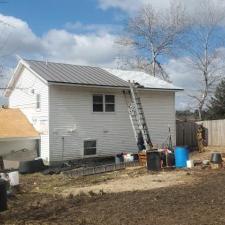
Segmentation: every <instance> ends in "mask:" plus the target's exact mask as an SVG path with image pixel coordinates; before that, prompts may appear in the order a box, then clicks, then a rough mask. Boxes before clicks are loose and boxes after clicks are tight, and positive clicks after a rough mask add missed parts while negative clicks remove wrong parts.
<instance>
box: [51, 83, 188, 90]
mask: <svg viewBox="0 0 225 225" xmlns="http://www.w3.org/2000/svg"><path fill="white" fill-rule="evenodd" d="M48 83H49V84H50V85H62V86H63V85H65V86H73V87H96V88H113V89H130V87H129V86H109V85H96V84H80V83H69V82H56V81H48ZM139 90H146V91H147V90H148V91H150V90H152V91H172V92H178V91H184V89H182V88H181V89H179V88H177V89H172V88H148V87H144V88H139Z"/></svg>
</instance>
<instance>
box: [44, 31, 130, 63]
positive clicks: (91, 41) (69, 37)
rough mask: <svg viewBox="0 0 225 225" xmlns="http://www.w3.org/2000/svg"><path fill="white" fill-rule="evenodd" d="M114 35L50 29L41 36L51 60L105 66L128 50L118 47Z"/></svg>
mask: <svg viewBox="0 0 225 225" xmlns="http://www.w3.org/2000/svg"><path fill="white" fill-rule="evenodd" d="M116 38H117V37H116V36H115V35H112V34H110V33H103V34H88V35H85V34H79V35H77V34H72V33H69V32H67V31H65V30H51V31H49V32H48V33H47V34H46V35H45V36H44V37H43V43H44V46H45V48H46V50H47V55H48V57H49V58H50V59H52V60H57V61H66V62H70V63H77V64H89V65H101V66H103V65H104V66H106V65H110V64H111V63H113V61H114V59H115V58H116V56H117V55H118V54H119V53H121V51H122V52H123V54H127V53H128V51H129V50H127V49H120V48H119V47H118V46H117V45H116V44H115V40H116Z"/></svg>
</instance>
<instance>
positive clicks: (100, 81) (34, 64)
mask: <svg viewBox="0 0 225 225" xmlns="http://www.w3.org/2000/svg"><path fill="white" fill-rule="evenodd" d="M24 61H25V62H26V63H27V64H28V65H29V66H30V68H31V69H32V70H33V71H35V72H36V73H37V74H38V75H39V76H41V77H42V78H43V79H45V80H47V81H48V82H58V83H72V84H85V85H100V86H112V87H128V86H129V84H128V82H126V81H124V80H122V79H121V78H118V77H117V76H115V75H113V74H111V73H109V72H107V71H106V70H104V69H101V68H98V67H91V66H77V65H71V64H63V63H52V62H47V63H46V62H44V61H35V60H24Z"/></svg>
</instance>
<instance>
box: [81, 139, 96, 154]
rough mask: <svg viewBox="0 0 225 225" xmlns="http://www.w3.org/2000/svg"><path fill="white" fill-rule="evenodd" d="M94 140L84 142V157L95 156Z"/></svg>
mask: <svg viewBox="0 0 225 225" xmlns="http://www.w3.org/2000/svg"><path fill="white" fill-rule="evenodd" d="M96 151H97V147H96V140H88V141H84V155H96Z"/></svg>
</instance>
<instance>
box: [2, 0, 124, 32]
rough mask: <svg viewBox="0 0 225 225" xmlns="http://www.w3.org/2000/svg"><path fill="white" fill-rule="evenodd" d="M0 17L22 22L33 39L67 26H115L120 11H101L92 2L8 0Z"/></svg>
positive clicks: (97, 5) (91, 0) (88, 0)
mask: <svg viewBox="0 0 225 225" xmlns="http://www.w3.org/2000/svg"><path fill="white" fill-rule="evenodd" d="M0 9H1V10H0V11H1V13H3V14H5V15H13V16H14V17H17V18H20V19H22V20H24V21H26V22H27V23H28V24H29V26H30V27H31V28H32V30H33V32H34V33H35V34H37V35H42V34H44V33H46V32H47V31H48V30H50V29H53V28H56V29H62V28H64V26H65V24H66V23H68V22H70V23H71V22H77V21H79V22H82V23H84V24H119V23H120V21H118V19H116V17H118V15H119V14H121V13H122V12H121V10H120V9H118V8H116V9H115V8H109V9H107V10H103V9H101V8H100V6H99V4H98V1H96V0H83V1H76V0H64V1H62V0H38V1H37V0H17V1H16V0H8V3H3V4H1V5H0Z"/></svg>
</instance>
